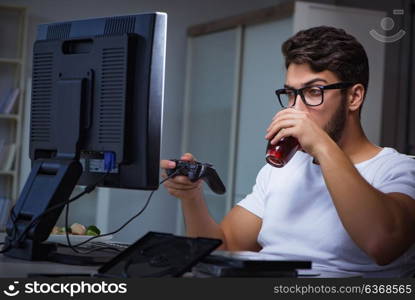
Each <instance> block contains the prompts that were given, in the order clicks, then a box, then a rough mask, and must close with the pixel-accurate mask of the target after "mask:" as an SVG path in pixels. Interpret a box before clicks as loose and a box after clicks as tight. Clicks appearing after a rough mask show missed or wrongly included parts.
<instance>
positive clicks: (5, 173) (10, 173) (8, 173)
mask: <svg viewBox="0 0 415 300" xmlns="http://www.w3.org/2000/svg"><path fill="white" fill-rule="evenodd" d="M0 176H12V177H14V176H16V172H15V171H0Z"/></svg>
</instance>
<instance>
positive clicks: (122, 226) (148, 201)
mask: <svg viewBox="0 0 415 300" xmlns="http://www.w3.org/2000/svg"><path fill="white" fill-rule="evenodd" d="M178 172H179V169H178V170H176V171H175V172H173V173H172V174H170V175H169V176H168V177H166V178H165V179H163V180H162V181H160V183H159V185H161V184H163V183H164V182H165V181H167V180H169V179H170V178H172V177H173V176H175V175H176V174H177V173H178ZM155 191H156V190H154V191H151V193H150V195H149V196H148V198H147V201H146V203H145V204H144V206H143V208H141V210H140V211H139V212H138V213H136V214H135V215H134V216H132V217H131V218H130V219H128V220H127V221H126V222H125V223H124V224H123V225H121V226H120V227H119V228H118V229H116V230H114V231H112V232H108V233H105V234H101V235H96V236H93V237H91V238H89V239H87V240H85V241H83V242H81V243H78V244H76V245H72V246H73V247H79V246H81V245H83V244H86V243H88V242H90V241H92V240H94V239H97V238H100V237H104V236H109V235H113V234H116V233H118V232H120V231H121V230H122V229H124V228H125V227H126V226H127V225H128V224H129V223H131V222H132V221H133V220H134V219H135V218H137V217H138V216H140V215H141V214H142V213H143V212H144V210H145V209H146V208H147V206H148V205H149V203H150V200H151V197H152V196H153V194H154V192H155Z"/></svg>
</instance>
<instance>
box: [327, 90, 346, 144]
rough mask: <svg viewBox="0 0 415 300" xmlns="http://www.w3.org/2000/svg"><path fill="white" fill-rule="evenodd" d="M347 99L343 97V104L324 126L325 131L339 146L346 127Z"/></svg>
mask: <svg viewBox="0 0 415 300" xmlns="http://www.w3.org/2000/svg"><path fill="white" fill-rule="evenodd" d="M346 112H347V98H346V95H342V98H341V103H340V105H339V107H338V108H337V110H336V111H335V112H334V114H333V116H332V117H331V119H330V120H329V121H328V122H327V124H326V125H325V126H324V130H325V131H326V132H327V134H328V135H329V136H330V137H331V138H332V140H333V141H335V142H336V143H337V144H338V142H339V141H340V139H341V137H342V135H343V132H344V127H345V125H346Z"/></svg>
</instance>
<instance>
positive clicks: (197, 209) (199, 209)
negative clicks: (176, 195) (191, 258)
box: [181, 195, 226, 250]
mask: <svg viewBox="0 0 415 300" xmlns="http://www.w3.org/2000/svg"><path fill="white" fill-rule="evenodd" d="M181 205H182V211H183V215H184V220H185V225H186V233H187V235H188V236H192V237H209V238H217V239H221V240H222V243H223V244H222V245H221V247H220V249H222V250H225V249H226V241H225V236H224V233H223V231H222V229H221V227H220V225H219V224H218V223H216V222H215V220H214V219H213V218H212V217H211V216H210V214H209V210H208V208H207V205H206V202H205V200H204V197H203V195H200V196H199V197H196V198H195V199H183V200H181Z"/></svg>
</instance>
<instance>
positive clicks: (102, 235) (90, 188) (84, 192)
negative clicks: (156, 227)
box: [0, 169, 180, 254]
mask: <svg viewBox="0 0 415 300" xmlns="http://www.w3.org/2000/svg"><path fill="white" fill-rule="evenodd" d="M179 171H180V170H179V169H177V170H176V171H175V172H173V173H172V174H170V175H169V176H168V177H166V178H165V179H163V180H162V181H161V182H160V183H159V185H161V184H163V183H164V182H165V181H167V180H169V179H170V178H172V177H174V176H175V175H176V174H177V173H178V172H179ZM108 174H109V172H108V173H106V174H105V175H104V176H102V177H101V178H100V179H99V180H98V181H97V182H96V183H94V184H92V185H88V186H87V187H86V188H85V190H84V191H82V192H81V193H79V194H78V195H76V196H75V197H73V198H71V199H69V200H68V201H65V202H62V203H58V204H56V205H54V206H52V207H50V208H49V209H47V210H46V211H44V212H43V213H42V214H40V215H39V216H37V217H36V218H34V219H33V220H32V221H31V222H30V223H29V225H28V226H27V227H26V228H25V230H24V231H23V232H22V234H21V235H20V236H19V237H18V241H19V242H21V241H22V240H23V239H24V237H25V236H26V234H27V232H28V231H29V230H30V228H31V227H32V226H33V225H35V224H36V223H37V222H39V221H40V219H41V218H42V217H43V216H45V215H46V214H48V213H50V212H51V211H53V210H55V209H57V208H60V207H62V206H64V205H67V206H69V204H70V203H72V202H73V201H76V200H78V199H79V198H81V197H82V196H84V195H85V194H88V193H90V192H92V191H93V190H94V189H95V188H96V186H97V185H98V184H99V183H100V182H101V181H102V180H103V179H104V178H105V177H106V176H107V175H108ZM155 191H156V190H154V191H151V193H150V195H149V197H148V198H147V201H146V203H145V204H144V206H143V208H142V209H141V210H140V211H139V212H138V213H137V214H135V215H134V216H132V217H131V218H130V219H129V220H127V222H125V223H124V224H123V225H121V226H120V227H119V228H118V229H116V230H115V231H113V232H109V233H105V234H101V235H96V236H92V237H91V238H89V239H87V240H85V241H83V242H81V243H78V244H76V245H72V244H71V242H70V240H69V235H68V232H67V230H65V233H66V239H67V242H68V246H69V247H70V248H71V249H72V250H74V251H75V252H76V251H79V250H76V249H75V247H79V246H81V245H83V244H86V243H88V242H90V241H92V240H94V239H97V238H100V237H104V236H109V235H113V234H116V233H118V232H120V231H121V230H122V229H124V228H125V227H126V226H127V225H128V224H129V223H131V222H132V221H133V220H134V219H135V218H137V217H138V216H140V215H141V214H142V213H143V212H144V210H145V209H146V208H147V206H148V205H149V203H150V200H151V197H152V196H153V194H154V192H155ZM12 213H13V214H14V211H12ZM66 213H68V207H67V211H66ZM12 221H13V225H14V233H13V234H14V235H15V234H16V232H17V227H16V224H15V221H16V219H15V217H14V220H12ZM67 221H68V220H67V215H66V216H65V228H67ZM13 240H14V238H13ZM10 247H11V245H10V244H9V245H8V247H6V248H5V249H2V250H0V254H1V253H4V252H6V251H7V250H8V249H9V248H10ZM101 248H104V247H99V248H96V249H92V250H90V251H88V252H87V253H91V252H93V251H97V250H100V249H101ZM105 248H112V249H117V248H115V247H105ZM117 250H118V249H117ZM77 253H80V252H77ZM84 254H86V253H84Z"/></svg>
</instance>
